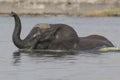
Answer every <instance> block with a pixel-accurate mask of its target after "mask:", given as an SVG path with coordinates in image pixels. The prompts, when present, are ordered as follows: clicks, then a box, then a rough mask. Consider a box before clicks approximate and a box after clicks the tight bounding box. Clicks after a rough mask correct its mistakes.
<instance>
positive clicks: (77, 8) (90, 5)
mask: <svg viewBox="0 0 120 80" xmlns="http://www.w3.org/2000/svg"><path fill="white" fill-rule="evenodd" d="M38 1H39V0H28V1H23V2H20V1H19V0H11V2H8V1H4V0H3V1H1V2H0V15H8V14H9V13H10V12H11V11H14V12H16V13H18V14H19V15H29V16H36V15H37V16H82V17H107V16H114V17H119V16H120V1H117V2H115V0H111V2H109V1H106V0H105V1H106V2H104V1H102V0H97V1H96V2H95V0H93V1H94V2H88V1H87V0H86V1H85V2H81V1H82V0H69V1H68V0H62V1H59V0H58V1H57V0H53V1H56V2H51V1H50V0H47V1H46V0H40V1H39V2H38ZM77 1H78V2H77ZM91 1H92V0H91Z"/></svg>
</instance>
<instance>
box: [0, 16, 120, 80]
mask: <svg viewBox="0 0 120 80" xmlns="http://www.w3.org/2000/svg"><path fill="white" fill-rule="evenodd" d="M21 20H22V26H23V27H22V34H21V37H22V38H24V37H25V36H26V35H27V34H28V33H29V31H30V30H31V29H32V27H33V26H34V25H35V24H37V23H65V24H68V25H71V26H73V28H74V29H75V30H76V32H77V33H78V35H79V36H81V37H82V36H87V35H90V34H100V35H103V36H105V37H107V38H108V39H109V40H110V41H111V42H112V43H113V44H114V45H115V46H117V47H120V41H119V40H120V37H119V34H120V18H117V17H116V18H115V17H110V18H108V17H105V18H102V17H101V18H95V17H94V18H82V17H21ZM0 28H1V29H0V80H119V78H120V76H119V74H120V54H119V52H108V53H101V54H89V53H82V54H81V53H80V54H69V55H61V56H57V55H49V54H42V55H40V54H26V53H21V54H20V55H14V52H15V51H17V50H18V49H17V48H16V47H15V46H14V44H13V42H12V32H13V29H14V20H13V18H12V17H0Z"/></svg>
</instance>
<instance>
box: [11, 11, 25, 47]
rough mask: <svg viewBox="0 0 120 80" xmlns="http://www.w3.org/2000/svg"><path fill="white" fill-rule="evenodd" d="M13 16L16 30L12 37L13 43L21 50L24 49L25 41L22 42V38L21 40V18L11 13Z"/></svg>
mask: <svg viewBox="0 0 120 80" xmlns="http://www.w3.org/2000/svg"><path fill="white" fill-rule="evenodd" d="M11 16H13V17H14V20H15V29H14V32H13V36H12V39H13V42H14V44H15V45H16V46H17V47H18V48H20V49H21V48H24V40H21V38H20V33H21V21H20V18H19V16H18V15H17V14H16V13H14V12H11Z"/></svg>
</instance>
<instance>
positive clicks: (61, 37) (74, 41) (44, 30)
mask: <svg viewBox="0 0 120 80" xmlns="http://www.w3.org/2000/svg"><path fill="white" fill-rule="evenodd" d="M11 16H12V17H14V20H15V28H14V32H13V36H12V40H13V43H14V44H15V46H16V47H18V48H19V49H53V50H70V49H73V50H78V49H79V45H78V43H79V37H78V35H77V33H76V32H75V30H74V29H73V28H72V27H71V26H68V25H66V24H47V23H41V24H37V25H35V27H33V29H32V30H31V32H30V33H29V34H28V35H27V37H26V38H25V39H23V40H22V39H21V38H20V34H21V21H20V18H19V16H18V15H17V14H16V13H15V12H11Z"/></svg>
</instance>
